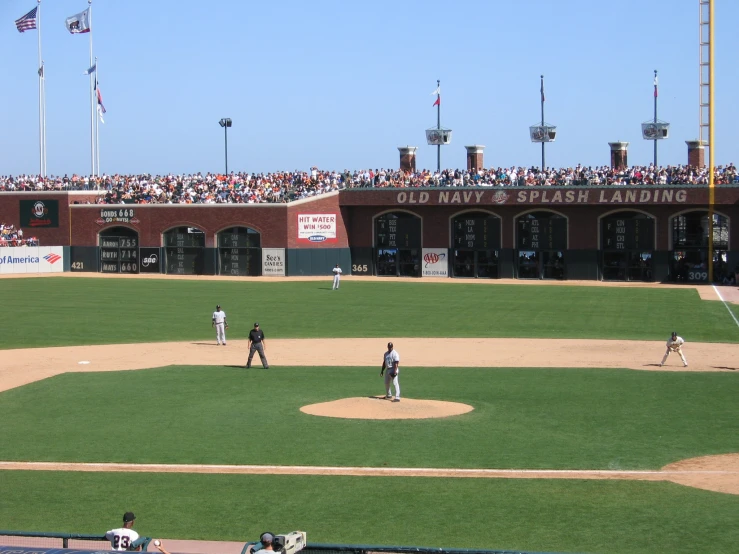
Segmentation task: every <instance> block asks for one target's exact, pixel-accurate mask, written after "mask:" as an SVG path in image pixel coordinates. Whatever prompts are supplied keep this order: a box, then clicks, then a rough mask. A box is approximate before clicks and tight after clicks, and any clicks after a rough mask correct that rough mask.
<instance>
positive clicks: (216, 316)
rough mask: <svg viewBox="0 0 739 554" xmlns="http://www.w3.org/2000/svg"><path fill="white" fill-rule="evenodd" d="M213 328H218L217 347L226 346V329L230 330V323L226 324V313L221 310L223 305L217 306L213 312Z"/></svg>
mask: <svg viewBox="0 0 739 554" xmlns="http://www.w3.org/2000/svg"><path fill="white" fill-rule="evenodd" d="M211 327H215V328H216V345H217V346H220V345H221V343H223V346H226V329H228V322H226V312H224V311H222V310H221V305H220V304H219V305H218V306H216V311H215V312H213V323H211Z"/></svg>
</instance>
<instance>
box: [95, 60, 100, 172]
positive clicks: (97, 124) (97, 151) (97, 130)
mask: <svg viewBox="0 0 739 554" xmlns="http://www.w3.org/2000/svg"><path fill="white" fill-rule="evenodd" d="M95 83H97V84H99V81H98V59H97V57H96V58H95ZM95 88H97V87H95ZM98 92H99V91H97V90H96V91H95V111H96V112H98V113H97V117H96V118H95V155H96V160H97V166H98V173H97V175H98V177H100V113H99V110H100V105H99V104H98V99H97V93H98Z"/></svg>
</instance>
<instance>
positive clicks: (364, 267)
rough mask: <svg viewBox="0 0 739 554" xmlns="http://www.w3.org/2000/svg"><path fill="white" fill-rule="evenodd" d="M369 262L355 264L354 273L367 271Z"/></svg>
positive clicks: (353, 266)
mask: <svg viewBox="0 0 739 554" xmlns="http://www.w3.org/2000/svg"><path fill="white" fill-rule="evenodd" d="M367 271H369V270H368V269H367V264H353V265H352V273H367Z"/></svg>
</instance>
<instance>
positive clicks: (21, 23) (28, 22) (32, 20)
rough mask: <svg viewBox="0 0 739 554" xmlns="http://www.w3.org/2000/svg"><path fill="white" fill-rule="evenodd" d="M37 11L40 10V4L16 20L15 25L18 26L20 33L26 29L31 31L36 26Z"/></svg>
mask: <svg viewBox="0 0 739 554" xmlns="http://www.w3.org/2000/svg"><path fill="white" fill-rule="evenodd" d="M37 12H38V6H36V7H35V8H33V9H32V10H31V11H30V12H28V13H27V14H26V15H24V16H23V17H21V18H20V19H16V20H15V26H16V27H17V29H18V32H19V33H22V32H24V31H30V30H31V29H35V28H36V13H37Z"/></svg>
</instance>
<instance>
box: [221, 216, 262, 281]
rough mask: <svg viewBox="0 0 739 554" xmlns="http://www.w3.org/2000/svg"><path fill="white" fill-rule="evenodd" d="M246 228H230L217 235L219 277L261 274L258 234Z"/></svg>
mask: <svg viewBox="0 0 739 554" xmlns="http://www.w3.org/2000/svg"><path fill="white" fill-rule="evenodd" d="M249 231H250V229H248V228H247V227H232V228H231V229H226V230H225V231H223V232H221V233H219V235H218V262H219V268H220V269H219V273H220V274H221V275H240V276H245V275H250V276H257V275H260V273H261V263H262V257H261V249H260V247H259V246H260V242H261V241H260V234H259V233H257V232H256V231H251V232H249Z"/></svg>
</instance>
